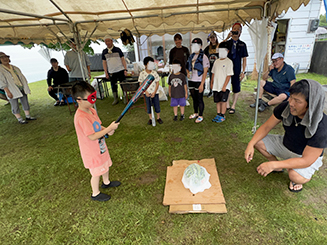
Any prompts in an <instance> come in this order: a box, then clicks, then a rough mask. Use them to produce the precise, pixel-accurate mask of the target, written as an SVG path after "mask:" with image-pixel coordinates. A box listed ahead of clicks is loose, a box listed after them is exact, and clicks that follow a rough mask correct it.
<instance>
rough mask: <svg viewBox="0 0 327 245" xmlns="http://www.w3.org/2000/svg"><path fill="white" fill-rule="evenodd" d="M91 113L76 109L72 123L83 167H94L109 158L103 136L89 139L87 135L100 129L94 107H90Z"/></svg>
mask: <svg viewBox="0 0 327 245" xmlns="http://www.w3.org/2000/svg"><path fill="white" fill-rule="evenodd" d="M90 110H91V112H92V115H91V114H89V113H86V112H85V111H82V110H80V109H77V111H76V113H75V117H74V125H75V129H76V134H77V138H78V144H79V148H80V151H81V156H82V159H83V163H84V166H85V168H95V167H99V166H101V165H102V164H103V163H105V162H106V161H108V160H110V156H109V152H108V148H107V145H106V142H105V139H104V137H103V138H101V139H98V140H90V139H89V138H88V137H87V136H88V135H91V134H94V133H95V132H98V131H100V130H101V120H100V118H99V117H98V115H97V113H96V111H95V109H93V108H90Z"/></svg>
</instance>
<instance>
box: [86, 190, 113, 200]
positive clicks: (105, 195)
mask: <svg viewBox="0 0 327 245" xmlns="http://www.w3.org/2000/svg"><path fill="white" fill-rule="evenodd" d="M110 198H111V196H109V195H107V194H104V193H101V192H100V193H99V194H98V195H96V196H95V197H94V196H91V199H92V200H93V201H100V202H104V201H108V200H109V199H110Z"/></svg>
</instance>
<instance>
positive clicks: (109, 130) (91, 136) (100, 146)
mask: <svg viewBox="0 0 327 245" xmlns="http://www.w3.org/2000/svg"><path fill="white" fill-rule="evenodd" d="M72 94H73V97H74V99H75V100H76V101H77V103H78V109H77V111H76V113H75V117H74V125H75V129H76V134H77V138H78V144H79V148H80V152H81V156H82V159H83V163H84V166H85V168H88V169H89V170H90V173H91V175H92V177H91V187H92V196H91V199H92V200H94V201H108V200H109V199H110V196H109V195H107V194H104V193H101V192H100V190H99V182H100V176H102V181H103V183H102V185H101V188H109V187H117V186H119V185H120V182H119V181H109V167H110V166H111V165H112V162H111V159H110V155H109V152H108V148H107V145H106V142H105V140H104V138H105V137H108V135H113V134H114V132H115V130H116V129H117V128H118V125H119V123H115V122H112V123H111V124H110V125H109V127H103V126H101V120H100V119H99V117H98V115H97V113H96V111H95V109H94V108H93V105H94V103H95V101H96V92H95V90H94V88H93V87H92V86H91V85H90V84H89V83H86V82H78V83H76V84H75V85H74V86H73V88H72Z"/></svg>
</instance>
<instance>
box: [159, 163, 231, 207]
mask: <svg viewBox="0 0 327 245" xmlns="http://www.w3.org/2000/svg"><path fill="white" fill-rule="evenodd" d="M192 163H197V164H199V165H200V166H202V167H204V168H206V170H207V171H208V173H209V174H210V178H209V182H210V183H211V187H210V188H209V189H207V190H204V191H203V192H199V193H197V194H193V193H192V192H191V191H190V190H189V189H186V188H185V187H184V185H183V183H182V177H183V173H184V171H185V169H186V167H187V166H189V165H190V164H192ZM163 204H164V205H170V209H169V212H170V213H204V212H206V213H226V212H227V210H226V206H225V198H224V195H223V192H222V188H221V185H220V181H219V177H218V172H217V168H216V163H215V160H214V159H213V158H212V159H203V160H200V161H198V160H193V161H188V160H179V161H173V166H170V167H167V176H166V186H165V194H164V199H163Z"/></svg>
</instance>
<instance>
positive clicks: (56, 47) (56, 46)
mask: <svg viewBox="0 0 327 245" xmlns="http://www.w3.org/2000/svg"><path fill="white" fill-rule="evenodd" d="M91 43H96V44H99V42H98V41H93V40H91V39H89V40H88V41H87V43H86V45H85V46H84V48H83V51H84V52H85V53H86V54H89V55H94V50H93V48H92V47H91ZM40 45H43V46H46V47H48V48H49V49H53V50H56V51H61V50H65V51H68V50H70V46H69V43H68V42H66V43H62V44H60V43H59V42H58V43H55V44H53V43H49V44H47V45H46V44H44V43H41V44H40ZM21 46H22V47H23V48H27V49H31V48H33V47H35V45H34V44H21Z"/></svg>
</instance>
